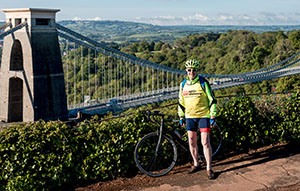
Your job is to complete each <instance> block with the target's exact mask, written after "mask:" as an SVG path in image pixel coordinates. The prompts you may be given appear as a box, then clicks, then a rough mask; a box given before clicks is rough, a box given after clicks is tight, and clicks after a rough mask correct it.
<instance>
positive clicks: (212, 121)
mask: <svg viewBox="0 0 300 191" xmlns="http://www.w3.org/2000/svg"><path fill="white" fill-rule="evenodd" d="M209 123H210V127H211V128H214V127H215V126H216V125H217V123H216V120H215V118H211V119H210V120H209Z"/></svg>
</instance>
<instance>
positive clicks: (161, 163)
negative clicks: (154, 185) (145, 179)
mask: <svg viewBox="0 0 300 191" xmlns="http://www.w3.org/2000/svg"><path fill="white" fill-rule="evenodd" d="M158 138H159V136H158V135H157V133H150V134H148V135H146V136H145V137H143V138H142V139H141V140H140V142H139V143H138V144H137V146H136V149H135V161H136V163H137V166H138V168H139V169H140V170H141V171H142V172H144V173H146V174H148V175H149V176H162V175H164V174H166V173H168V172H169V171H170V170H171V169H172V168H173V167H174V165H175V163H176V159H177V149H176V146H175V143H174V141H173V140H171V139H170V138H168V137H165V136H163V138H162V141H161V145H160V146H159V149H158V151H157V153H156V154H155V150H156V146H157V143H158Z"/></svg>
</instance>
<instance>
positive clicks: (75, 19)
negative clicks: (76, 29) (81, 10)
mask: <svg viewBox="0 0 300 191" xmlns="http://www.w3.org/2000/svg"><path fill="white" fill-rule="evenodd" d="M71 20H72V21H81V20H82V19H81V18H80V17H74V18H73V19H71Z"/></svg>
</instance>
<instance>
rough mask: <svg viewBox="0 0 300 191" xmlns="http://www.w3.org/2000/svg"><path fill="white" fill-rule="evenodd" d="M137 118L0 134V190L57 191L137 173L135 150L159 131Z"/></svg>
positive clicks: (16, 128) (25, 126)
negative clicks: (147, 134) (142, 141)
mask: <svg viewBox="0 0 300 191" xmlns="http://www.w3.org/2000/svg"><path fill="white" fill-rule="evenodd" d="M142 119H143V116H142V115H141V114H140V112H137V113H136V115H134V116H133V117H123V118H119V119H116V120H109V121H103V122H101V123H99V122H98V121H99V120H98V119H97V118H94V119H92V120H90V121H84V122H82V123H80V124H78V125H77V126H75V127H72V126H69V125H66V124H64V123H62V122H59V121H56V122H47V123H46V122H44V121H38V122H36V123H29V124H21V125H17V126H11V127H9V128H7V129H4V130H2V131H1V133H0V190H53V189H56V188H60V189H64V188H70V187H74V186H76V185H80V184H84V183H87V182H89V181H92V180H106V179H112V178H115V177H116V176H120V175H122V176H130V175H135V174H136V173H137V169H136V168H135V164H134V160H133V151H134V147H135V144H136V143H137V141H138V140H139V138H141V137H142V136H143V135H144V134H146V133H147V132H150V131H153V127H154V126H152V125H151V126H149V123H143V122H142Z"/></svg>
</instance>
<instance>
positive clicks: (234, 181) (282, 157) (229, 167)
mask: <svg viewBox="0 0 300 191" xmlns="http://www.w3.org/2000/svg"><path fill="white" fill-rule="evenodd" d="M298 148H299V149H300V146H299V147H298ZM214 169H215V172H216V174H217V179H215V180H210V181H209V180H207V178H206V174H205V170H204V169H203V170H201V171H200V172H197V173H195V176H192V177H186V176H182V177H181V178H182V179H183V181H192V182H193V185H184V184H182V183H179V182H180V177H179V179H178V184H177V183H176V181H174V182H175V183H166V184H164V183H163V182H161V183H162V184H161V185H159V186H156V187H151V188H142V189H140V190H143V191H154V190H155V191H208V190H209V191H212V190H216V191H235V190H236V191H254V190H271V191H275V190H300V152H298V151H297V152H291V153H289V154H286V153H285V154H281V153H280V151H278V152H277V153H276V154H274V155H272V156H270V155H269V154H265V155H264V154H262V153H260V154H259V156H256V155H255V153H253V154H251V155H245V156H241V158H240V159H232V160H230V159H229V160H227V162H226V161H220V162H219V163H216V164H215V167H214ZM197 177H199V178H197ZM173 178H175V179H176V177H173ZM185 179H186V180H185ZM186 183H187V182H186Z"/></svg>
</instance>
